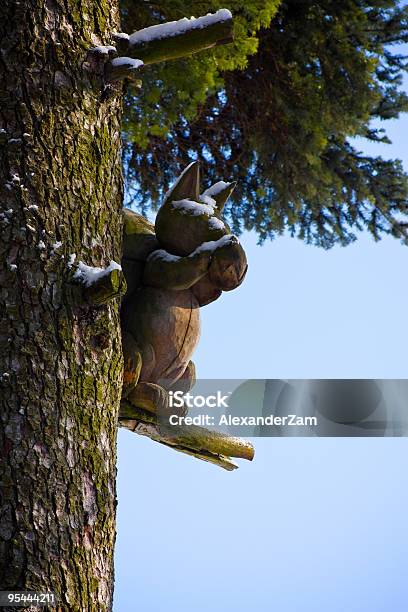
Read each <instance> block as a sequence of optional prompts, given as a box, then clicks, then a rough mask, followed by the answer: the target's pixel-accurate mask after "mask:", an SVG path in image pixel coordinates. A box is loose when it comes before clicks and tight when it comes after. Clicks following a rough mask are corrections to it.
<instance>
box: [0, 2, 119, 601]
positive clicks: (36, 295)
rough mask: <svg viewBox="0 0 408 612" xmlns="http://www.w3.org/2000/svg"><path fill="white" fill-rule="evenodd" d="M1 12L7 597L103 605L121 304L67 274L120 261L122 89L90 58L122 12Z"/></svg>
mask: <svg viewBox="0 0 408 612" xmlns="http://www.w3.org/2000/svg"><path fill="white" fill-rule="evenodd" d="M0 16H1V22H0V23H1V25H0V28H1V40H2V55H1V60H0V61H1V65H0V66H1V67H0V70H1V72H2V74H1V107H2V110H1V115H0V128H1V130H0V140H1V145H0V160H1V161H0V164H1V173H2V180H1V183H0V192H1V206H2V210H1V215H0V227H1V231H2V239H1V245H0V248H1V264H0V265H1V269H0V284H1V287H2V289H1V295H0V312H1V329H0V332H1V336H0V341H1V349H0V362H1V365H0V392H1V420H0V456H1V478H0V480H1V496H0V586H1V588H2V589H7V590H13V589H25V590H31V591H44V590H49V591H54V592H55V593H56V594H57V597H58V598H59V600H60V603H59V606H60V609H63V610H98V611H99V610H106V609H110V608H111V599H112V587H113V546H114V540H115V506H116V494H115V471H116V467H115V464H116V427H117V413H118V407H119V400H120V393H121V381H122V357H121V346H120V331H119V318H118V307H119V300H118V299H117V298H114V299H112V300H110V301H109V302H108V303H106V304H104V303H102V304H99V302H97V303H95V305H92V303H91V302H89V301H88V302H87V301H86V300H85V299H84V296H83V294H82V293H81V291H79V290H77V289H75V286H74V285H73V284H72V280H73V279H72V277H73V272H74V271H75V265H76V262H78V261H79V260H81V261H82V262H84V263H85V264H88V265H92V266H99V267H105V266H107V265H108V264H109V262H110V261H111V260H114V261H116V262H120V256H121V255H120V250H121V244H120V240H121V234H122V232H121V214H120V211H121V204H122V179H121V161H120V114H121V95H120V94H121V91H120V85H118V86H116V85H115V86H108V87H104V84H103V81H102V77H98V76H97V74H95V73H94V74H93V73H92V69H95V70H96V71H97V69H98V66H97V64H95V61H96V60H94V63H93V64H92V62H91V63H90V62H89V61H86V60H87V50H88V49H89V48H91V47H94V46H95V45H97V44H101V43H104V42H106V41H109V39H110V38H111V32H112V31H115V30H119V29H120V28H119V21H118V9H117V5H116V2H112V1H109V2H108V0H65V1H63V0H45V1H43V0H31V1H30V2H29V1H28V0H20V2H15V1H13V0H3V2H2V3H1V8H0ZM100 72H101V71H100ZM74 255H75V256H76V257H74ZM14 609H15V608H14Z"/></svg>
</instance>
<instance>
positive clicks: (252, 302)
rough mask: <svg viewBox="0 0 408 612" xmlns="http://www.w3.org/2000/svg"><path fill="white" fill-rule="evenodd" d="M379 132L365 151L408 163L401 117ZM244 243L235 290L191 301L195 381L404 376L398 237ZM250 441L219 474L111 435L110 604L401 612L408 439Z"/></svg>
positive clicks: (406, 600) (404, 253)
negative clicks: (114, 494) (236, 463)
mask: <svg viewBox="0 0 408 612" xmlns="http://www.w3.org/2000/svg"><path fill="white" fill-rule="evenodd" d="M388 133H389V135H390V136H391V138H392V140H393V145H392V146H385V145H375V147H374V146H373V147H370V149H369V148H368V147H367V146H366V145H364V149H365V150H366V151H367V150H368V151H369V152H371V153H375V154H383V155H384V156H388V157H399V158H401V159H403V160H404V163H405V167H406V169H407V170H408V145H407V144H406V138H404V133H405V134H407V133H408V119H407V118H406V117H404V118H403V119H401V120H399V121H394V122H389V128H388ZM404 141H405V142H404ZM362 146H363V145H362ZM242 242H243V244H244V246H245V249H246V251H247V254H248V260H249V272H248V276H247V278H246V280H245V282H244V284H243V285H242V286H241V287H240V288H239V289H238V290H236V291H234V292H231V293H229V294H224V295H223V296H222V298H221V299H220V300H218V301H217V302H215V303H213V304H211V305H209V306H207V307H206V308H204V309H202V338H201V342H200V345H199V347H198V349H197V351H196V354H195V358H194V359H195V362H196V366H197V370H198V375H199V377H200V378H312V377H318V378H325V377H328V378H330V377H344V378H350V377H353V378H365V377H366V378H407V374H408V372H407V370H408V364H407V349H406V347H407V344H408V325H407V315H406V313H407V312H408V289H407V285H408V283H407V280H406V270H407V269H408V248H407V247H404V246H402V245H401V244H400V243H399V242H398V241H396V240H395V239H392V238H388V239H384V240H383V241H381V242H380V243H374V242H373V241H372V240H371V239H370V238H369V237H367V236H366V235H362V236H361V237H360V238H359V240H358V241H357V242H356V243H355V244H353V245H351V246H349V247H346V248H341V247H335V248H334V249H332V250H331V251H329V252H325V251H322V250H319V249H317V248H316V247H312V246H307V245H304V244H303V243H301V242H299V241H298V240H295V239H290V238H287V237H282V238H279V239H277V240H276V241H274V242H272V243H270V242H269V243H265V244H264V245H263V246H257V244H256V237H255V236H254V235H251V234H245V235H244V236H243V237H242ZM255 447H256V456H255V459H254V461H253V463H252V464H250V463H244V462H242V463H241V465H240V469H239V470H237V471H236V472H233V473H227V472H224V471H222V470H220V469H217V468H216V467H214V466H211V465H208V464H205V463H202V462H199V461H197V460H194V459H192V458H190V457H187V456H183V455H180V454H178V453H175V452H173V451H171V450H169V449H167V448H165V447H161V446H160V445H158V444H155V443H153V442H151V441H150V440H148V439H144V438H141V437H137V436H135V435H132V434H131V433H129V432H127V431H123V430H122V431H120V432H119V447H118V451H119V462H118V499H119V506H118V538H117V549H116V590H115V611H116V612H125V611H128V610H141V611H143V612H162V611H165V610H166V611H169V612H192V611H194V612H208V611H210V610H211V612H244V610H245V612H247V611H248V610H249V609H251V610H256V611H257V612H267V611H268V612H269V611H270V610H276V612H309V611H310V612H312V611H313V612H340V611H341V612H344V611H345V610H347V612H354V611H356V612H357V611H358V612H386V611H387V612H388V611H389V610H393V612H405V611H406V610H407V609H408V583H407V580H406V569H405V568H406V563H407V561H406V556H407V553H406V551H407V548H408V528H407V522H408V519H407V516H408V512H407V510H408V473H407V469H406V462H407V459H406V458H407V453H408V442H407V440H406V439H398V438H388V439H387V438H385V439H381V438H370V439H355V438H354V439H346V438H341V439H339V438H336V439H317V438H307V439H301V438H282V439H279V438H269V439H257V440H255Z"/></svg>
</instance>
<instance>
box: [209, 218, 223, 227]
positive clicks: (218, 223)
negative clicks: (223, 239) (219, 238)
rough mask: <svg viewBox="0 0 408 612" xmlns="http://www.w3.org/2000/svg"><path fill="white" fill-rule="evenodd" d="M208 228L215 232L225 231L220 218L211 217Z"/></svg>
mask: <svg viewBox="0 0 408 612" xmlns="http://www.w3.org/2000/svg"><path fill="white" fill-rule="evenodd" d="M208 226H209V227H210V228H211V229H214V230H223V229H225V225H224V223H223V222H222V221H221V219H218V217H211V218H210V219H209V221H208Z"/></svg>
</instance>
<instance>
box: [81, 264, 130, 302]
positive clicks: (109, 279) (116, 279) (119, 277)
mask: <svg viewBox="0 0 408 612" xmlns="http://www.w3.org/2000/svg"><path fill="white" fill-rule="evenodd" d="M82 292H83V296H84V298H85V300H86V301H87V302H88V303H89V304H92V305H93V306H100V305H102V304H106V303H107V302H110V300H112V299H114V298H116V297H119V296H121V295H124V294H125V293H126V280H125V275H124V274H123V272H122V270H119V269H116V268H115V269H114V270H111V271H110V272H108V273H107V274H105V275H104V276H101V277H100V278H98V280H96V281H95V282H94V283H92V284H91V285H89V286H84V287H83V290H82Z"/></svg>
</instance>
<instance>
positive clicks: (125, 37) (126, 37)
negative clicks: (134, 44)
mask: <svg viewBox="0 0 408 612" xmlns="http://www.w3.org/2000/svg"><path fill="white" fill-rule="evenodd" d="M113 36H114V37H115V38H118V39H120V40H129V34H126V32H113Z"/></svg>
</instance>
